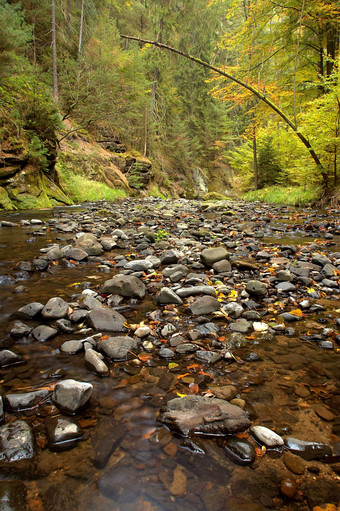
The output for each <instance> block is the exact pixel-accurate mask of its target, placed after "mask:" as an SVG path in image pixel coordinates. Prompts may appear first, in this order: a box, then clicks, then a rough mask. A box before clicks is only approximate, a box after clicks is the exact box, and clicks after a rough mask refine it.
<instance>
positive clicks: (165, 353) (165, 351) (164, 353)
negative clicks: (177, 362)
mask: <svg viewBox="0 0 340 511" xmlns="http://www.w3.org/2000/svg"><path fill="white" fill-rule="evenodd" d="M158 356H159V357H160V358H174V357H175V356H176V355H175V353H174V352H173V351H172V350H170V349H169V348H161V349H160V350H159V352H158Z"/></svg>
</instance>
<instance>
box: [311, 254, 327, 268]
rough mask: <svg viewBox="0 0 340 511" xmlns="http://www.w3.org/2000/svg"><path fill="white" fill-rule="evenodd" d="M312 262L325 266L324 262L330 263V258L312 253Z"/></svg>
mask: <svg viewBox="0 0 340 511" xmlns="http://www.w3.org/2000/svg"><path fill="white" fill-rule="evenodd" d="M312 263H313V264H317V265H318V266H326V264H332V262H331V260H330V259H329V258H328V257H326V256H324V255H322V254H313V255H312Z"/></svg>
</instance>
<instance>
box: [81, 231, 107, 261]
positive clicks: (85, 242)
mask: <svg viewBox="0 0 340 511" xmlns="http://www.w3.org/2000/svg"><path fill="white" fill-rule="evenodd" d="M75 248H80V249H81V250H84V252H86V253H87V255H89V256H100V255H102V253H103V252H104V249H103V247H102V246H101V244H100V243H98V241H97V238H96V237H95V236H94V237H93V235H91V234H84V235H83V236H81V237H80V238H79V239H78V240H77V243H76V244H75Z"/></svg>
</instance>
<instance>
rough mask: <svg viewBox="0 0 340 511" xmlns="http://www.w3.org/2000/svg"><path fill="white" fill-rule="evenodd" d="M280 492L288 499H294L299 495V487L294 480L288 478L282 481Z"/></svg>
mask: <svg viewBox="0 0 340 511" xmlns="http://www.w3.org/2000/svg"><path fill="white" fill-rule="evenodd" d="M280 490H281V493H283V495H285V496H286V497H289V498H293V497H294V495H296V493H297V490H298V487H297V484H296V482H295V481H294V480H293V479H289V478H288V477H287V478H286V479H284V480H283V481H282V483H281V487H280Z"/></svg>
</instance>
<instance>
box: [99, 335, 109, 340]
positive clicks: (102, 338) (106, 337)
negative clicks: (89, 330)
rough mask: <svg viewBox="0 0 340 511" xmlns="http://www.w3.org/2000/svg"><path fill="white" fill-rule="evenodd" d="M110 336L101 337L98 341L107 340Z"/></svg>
mask: <svg viewBox="0 0 340 511" xmlns="http://www.w3.org/2000/svg"><path fill="white" fill-rule="evenodd" d="M109 337H110V336H109V335H102V336H101V338H100V340H101V341H103V340H104V339H108V338H109Z"/></svg>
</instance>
